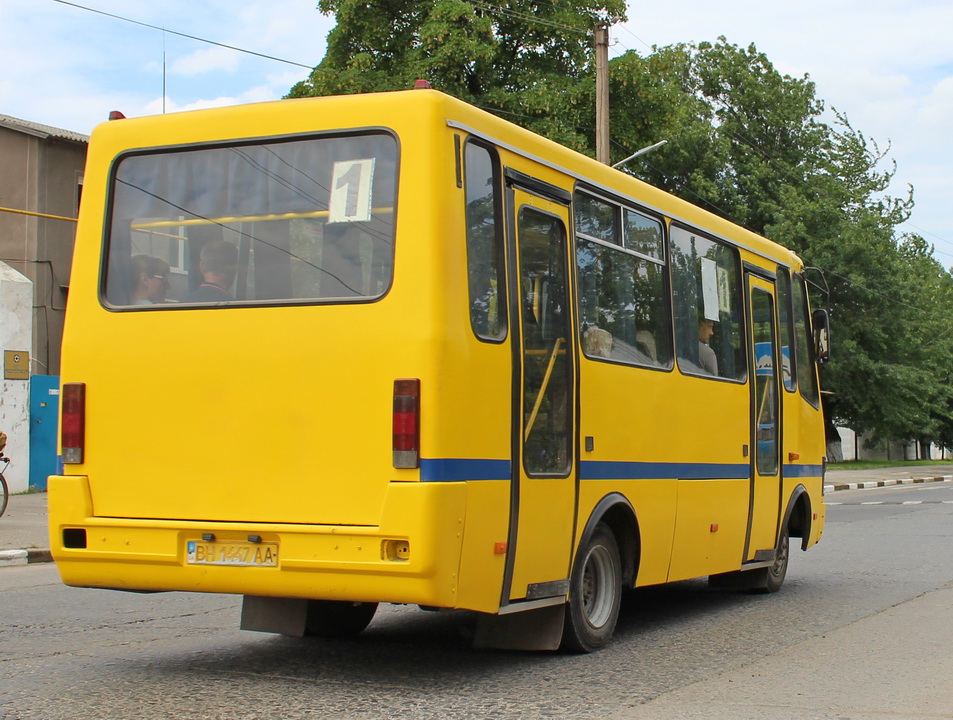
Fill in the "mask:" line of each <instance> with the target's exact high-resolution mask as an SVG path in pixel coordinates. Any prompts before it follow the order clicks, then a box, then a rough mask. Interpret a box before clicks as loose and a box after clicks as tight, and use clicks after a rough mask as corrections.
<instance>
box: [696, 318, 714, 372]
mask: <svg viewBox="0 0 953 720" xmlns="http://www.w3.org/2000/svg"><path fill="white" fill-rule="evenodd" d="M714 334H715V322H714V321H713V320H710V319H709V318H702V319H700V320H699V321H698V364H699V366H701V368H702V370H704V371H705V372H707V373H709V374H711V375H717V374H718V357H717V356H716V355H715V351H714V350H713V349H712V347H711V337H712V335H714Z"/></svg>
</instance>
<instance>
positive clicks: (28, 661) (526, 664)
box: [0, 483, 953, 720]
mask: <svg viewBox="0 0 953 720" xmlns="http://www.w3.org/2000/svg"><path fill="white" fill-rule="evenodd" d="M827 499H828V502H829V503H832V505H831V506H830V507H829V509H828V526H827V531H826V533H825V536H824V538H823V540H822V542H821V544H820V545H818V546H817V547H815V548H812V549H811V551H809V552H807V553H801V552H795V553H794V557H793V558H792V564H791V567H790V569H789V571H788V576H787V581H786V583H785V586H784V588H783V589H782V590H781V592H780V593H778V594H776V595H770V596H753V595H744V594H733V593H720V592H712V591H709V590H708V589H707V585H706V583H705V582H704V581H701V580H699V581H690V582H684V583H678V584H675V585H671V586H664V587H659V588H647V589H642V590H638V591H635V592H633V593H631V594H630V595H628V596H627V597H626V598H625V601H624V606H623V611H622V617H621V619H620V622H619V626H618V630H617V633H616V640H615V642H614V643H613V644H612V645H611V646H609V647H608V648H606V649H605V650H603V651H601V652H598V653H594V654H591V655H582V656H576V655H564V654H524V653H504V652H495V651H474V650H472V649H471V648H470V646H469V644H468V643H467V640H466V638H465V635H466V631H467V629H468V627H469V622H468V621H469V618H468V617H467V616H466V615H465V614H462V613H440V614H437V613H427V612H423V611H420V610H418V609H417V608H410V607H385V608H382V610H381V611H380V612H379V613H378V616H377V617H376V618H375V619H374V621H373V623H372V624H371V626H370V627H369V628H368V630H367V631H366V632H365V633H364V634H363V635H362V636H361V638H359V639H358V640H356V641H333V642H332V641H315V640H296V639H288V638H281V637H275V636H270V635H261V634H255V633H245V632H241V631H239V630H237V626H238V621H239V609H240V602H239V601H238V600H237V599H236V598H233V597H229V596H221V595H213V596H206V595H190V594H181V593H169V594H162V595H133V594H124V593H117V592H110V591H99V590H83V589H75V588H67V587H64V586H62V585H60V584H59V581H58V577H57V575H56V571H55V568H54V566H52V565H28V566H21V567H8V568H0V718H3V719H4V720H7V719H9V718H18V719H19V718H23V719H24V720H25V719H28V718H37V719H40V718H42V719H44V720H46V719H50V720H53V719H57V718H70V719H76V718H90V719H92V718H111V719H115V718H144V719H146V718H229V719H231V718H303V717H319V718H329V719H333V720H337V719H343V718H348V719H350V718H357V719H371V718H374V719H382V718H397V717H401V718H481V719H482V718H574V719H575V718H578V719H580V720H584V719H588V718H613V719H623V718H624V719H626V720H628V719H629V718H633V719H638V720H647V719H651V718H665V719H666V720H675V719H677V718H696V717H697V718H707V719H708V720H717V719H718V718H732V720H737V719H744V718H752V719H754V718H772V719H778V720H781V719H784V720H800V719H801V718H803V719H804V720H821V719H826V718H832V719H833V718H850V719H851V720H880V719H881V718H884V719H885V718H891V719H892V720H897V719H898V718H901V719H905V720H920V719H921V718H923V719H924V720H925V719H926V718H930V720H936V718H953V673H951V672H950V665H951V662H953V621H951V617H953V552H951V550H953V485H951V484H950V483H945V484H936V485H919V486H898V487H892V488H882V489H877V490H856V491H847V492H839V493H831V494H829V495H828V498H827ZM868 502H876V503H880V504H874V505H870V504H863V503H868ZM834 503H837V504H834ZM904 503H919V504H904Z"/></svg>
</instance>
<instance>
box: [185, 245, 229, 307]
mask: <svg viewBox="0 0 953 720" xmlns="http://www.w3.org/2000/svg"><path fill="white" fill-rule="evenodd" d="M237 267H238V248H236V247H235V246H234V245H232V244H231V243H227V242H225V241H224V240H211V241H209V242H207V243H205V245H203V246H202V249H201V251H199V271H200V272H201V273H202V284H201V285H199V286H198V287H197V288H196V289H195V290H193V291H192V292H191V293H190V294H189V295H188V297H186V298H185V300H184V302H212V303H217V302H227V301H229V300H233V299H234V298H233V297H232V294H231V287H232V283H234V282H235V273H236V271H237Z"/></svg>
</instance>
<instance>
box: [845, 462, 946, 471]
mask: <svg viewBox="0 0 953 720" xmlns="http://www.w3.org/2000/svg"><path fill="white" fill-rule="evenodd" d="M920 465H953V460H847V461H846V462H839V463H827V469H828V470H874V469H877V468H888V467H917V466H920Z"/></svg>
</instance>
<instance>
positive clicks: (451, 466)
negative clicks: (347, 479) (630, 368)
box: [420, 458, 824, 482]
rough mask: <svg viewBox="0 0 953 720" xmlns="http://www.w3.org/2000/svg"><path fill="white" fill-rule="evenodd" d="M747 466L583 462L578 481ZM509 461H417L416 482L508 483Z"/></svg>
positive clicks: (733, 470)
mask: <svg viewBox="0 0 953 720" xmlns="http://www.w3.org/2000/svg"><path fill="white" fill-rule="evenodd" d="M823 469H824V468H823V466H822V465H785V466H784V468H783V474H784V477H787V478H807V477H821V475H822V474H823ZM750 472H751V469H750V466H749V465H748V463H737V464H735V463H653V462H611V461H604V460H583V461H582V462H580V463H579V477H580V478H581V479H582V480H649V479H653V480H673V479H677V480H703V479H707V478H711V479H744V478H748V477H750ZM510 477H511V470H510V461H509V460H484V459H480V458H421V460H420V479H421V480H422V481H424V482H465V481H467V480H509V479H510Z"/></svg>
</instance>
